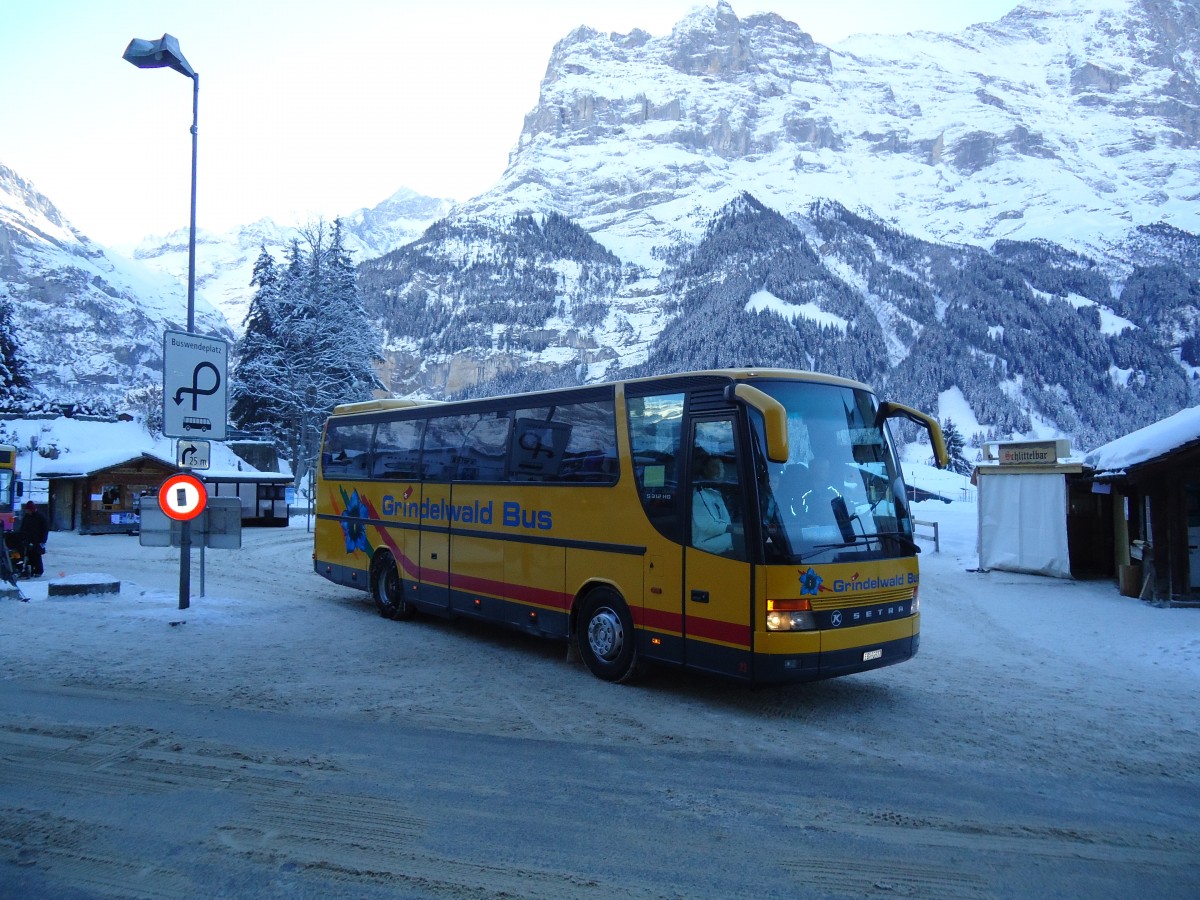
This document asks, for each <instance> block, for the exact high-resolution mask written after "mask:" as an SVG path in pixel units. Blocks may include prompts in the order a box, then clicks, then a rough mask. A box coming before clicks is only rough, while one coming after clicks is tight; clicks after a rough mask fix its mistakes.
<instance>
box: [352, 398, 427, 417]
mask: <svg viewBox="0 0 1200 900" xmlns="http://www.w3.org/2000/svg"><path fill="white" fill-rule="evenodd" d="M440 402H441V401H439V400H401V399H396V398H381V399H378V400H361V401H359V402H358V403H339V404H338V405H337V406H335V407H334V408H333V414H334V415H335V416H354V415H358V414H359V413H369V412H382V411H383V410H387V409H409V408H410V407H413V406H434V405H436V404H438V403H440Z"/></svg>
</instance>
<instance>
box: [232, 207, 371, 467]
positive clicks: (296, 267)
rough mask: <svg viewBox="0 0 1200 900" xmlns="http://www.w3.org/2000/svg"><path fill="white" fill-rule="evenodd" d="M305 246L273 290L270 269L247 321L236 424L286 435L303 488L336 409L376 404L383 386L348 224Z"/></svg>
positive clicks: (291, 254) (320, 225) (319, 228)
mask: <svg viewBox="0 0 1200 900" xmlns="http://www.w3.org/2000/svg"><path fill="white" fill-rule="evenodd" d="M304 240H305V243H306V244H307V246H306V247H301V246H300V243H299V241H293V242H292V245H291V246H290V247H289V248H288V250H287V264H286V266H284V267H283V268H282V269H278V268H274V270H273V271H274V274H275V275H276V276H277V279H276V281H275V282H273V283H271V286H270V287H269V289H268V287H267V284H268V282H267V277H266V276H267V275H268V272H269V271H271V267H269V266H267V265H266V261H263V267H262V275H263V278H262V279H258V280H259V281H260V282H262V283H260V284H259V293H258V294H256V296H255V300H260V299H261V303H259V304H258V307H257V308H255V305H254V304H253V303H252V307H251V311H250V312H248V314H247V323H246V336H245V337H244V338H243V341H244V347H241V344H242V342H239V346H240V348H241V349H243V350H244V353H243V354H242V355H241V356H240V359H239V363H238V369H237V382H238V387H237V388H235V391H234V393H235V400H234V403H235V409H236V410H237V413H235V417H234V418H235V421H237V422H238V423H239V424H243V423H246V424H251V423H253V424H254V425H255V426H257V427H260V428H263V429H266V430H269V431H270V432H271V433H272V434H274V435H276V437H277V439H278V441H279V443H280V444H281V446H282V448H283V450H284V453H285V454H286V456H287V458H288V460H289V461H290V462H291V465H292V472H293V473H294V475H295V477H296V482H297V484H299V483H300V482H301V481H302V480H303V479H304V477H305V475H306V474H307V472H308V469H309V466H310V465H311V464H312V460H313V459H314V458H315V457H316V454H317V450H318V447H319V443H320V439H321V427H322V424H323V422H324V420H325V417H326V416H328V415H329V413H330V412H331V411H332V410H333V407H334V406H335V405H336V404H338V403H347V402H352V401H355V400H366V399H369V398H370V397H371V393H372V391H373V390H374V389H375V388H377V387H379V386H380V385H379V381H378V378H377V376H376V374H375V363H376V362H377V361H378V359H379V347H380V335H379V333H378V331H377V330H376V329H375V328H374V326H373V325H372V324H371V321H370V319H369V318H368V316H367V313H366V310H365V308H364V307H363V304H362V300H361V298H360V296H359V291H358V284H357V279H356V273H355V268H354V263H353V261H352V260H351V259H350V255H349V253H348V252H347V251H346V249H345V245H344V243H343V237H342V224H341V220H335V222H334V223H333V226H332V227H330V226H328V225H327V224H326V223H325V222H324V221H320V222H317V223H316V224H315V225H310V226H309V227H308V228H307V229H306V230H305V231H304ZM252 319H253V321H252ZM252 326H253V327H252ZM252 332H253V335H254V337H253V338H251V337H250V335H251V333H252ZM238 413H241V414H242V415H244V417H245V418H242V417H239V415H238Z"/></svg>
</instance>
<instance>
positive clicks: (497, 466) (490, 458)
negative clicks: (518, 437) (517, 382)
mask: <svg viewBox="0 0 1200 900" xmlns="http://www.w3.org/2000/svg"><path fill="white" fill-rule="evenodd" d="M472 418H473V419H475V422H474V425H473V426H472V427H471V428H470V430H469V431H468V432H467V434H466V435H464V437H463V444H462V447H461V448H460V451H459V466H458V476H457V477H458V478H460V479H462V480H463V481H504V480H505V475H504V456H505V450H506V448H507V447H508V421H509V420H508V414H507V413H499V414H490V415H485V416H483V417H472Z"/></svg>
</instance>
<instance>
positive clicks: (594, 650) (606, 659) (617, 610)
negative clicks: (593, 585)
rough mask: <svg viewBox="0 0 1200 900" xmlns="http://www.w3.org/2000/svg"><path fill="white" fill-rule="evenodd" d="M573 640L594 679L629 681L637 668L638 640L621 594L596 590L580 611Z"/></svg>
mask: <svg viewBox="0 0 1200 900" xmlns="http://www.w3.org/2000/svg"><path fill="white" fill-rule="evenodd" d="M575 639H576V641H577V643H578V645H579V655H580V656H582V657H583V663H584V665H586V666H587V667H588V670H589V671H590V672H591V673H592V674H593V675H595V676H596V677H597V678H602V679H604V680H605V681H615V682H622V681H628V680H629V679H630V678H632V677H633V676H634V674H635V671H636V669H637V641H636V636H635V635H634V632H633V617H632V616H631V615H630V614H629V607H628V606H626V605H625V601H624V600H622V599H621V595H620V594H618V593H617V592H616V591H614V590H612V589H611V588H597V589H596V590H594V591H592V592H591V593H590V594H588V595H587V596H586V597H585V598H584V599H583V603H582V604H581V606H580V608H579V617H578V618H577V619H576V625H575Z"/></svg>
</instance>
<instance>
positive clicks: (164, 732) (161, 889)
mask: <svg viewBox="0 0 1200 900" xmlns="http://www.w3.org/2000/svg"><path fill="white" fill-rule="evenodd" d="M919 515H920V516H921V517H922V518H924V519H936V520H938V521H939V522H940V523H941V539H942V550H941V552H940V553H932V552H930V551H931V550H932V546H931V545H930V544H928V542H925V543H926V552H925V553H924V554H923V555H922V559H921V563H922V616H923V618H922V646H921V653H920V655H919V656H918V657H917V658H916V659H915V660H913V661H912V662H910V663H907V664H904V665H901V666H896V667H892V668H889V669H883V670H879V671H876V672H871V673H865V674H862V675H857V676H852V677H849V678H843V679H839V680H835V681H830V682H823V683H819V684H814V685H807V686H792V687H770V688H762V689H757V690H750V689H747V688H745V687H743V686H741V685H737V684H730V683H726V682H722V681H717V680H714V679H711V678H707V677H701V676H694V675H689V674H685V673H678V672H673V671H653V670H652V671H651V672H650V673H649V675H648V676H647V677H645V678H644V679H643V680H642V681H641V682H639V683H638V684H636V685H632V686H614V685H610V684H607V683H603V682H600V681H597V680H596V679H594V678H592V677H591V676H590V675H589V674H587V672H586V670H585V669H584V668H583V667H582V665H581V664H578V663H573V662H567V661H566V660H565V658H564V653H563V649H562V647H561V646H560V645H558V644H554V643H551V642H545V641H539V640H535V639H532V638H527V637H524V636H521V635H515V634H511V633H508V632H505V631H498V630H494V629H490V628H485V627H482V626H478V625H474V624H470V623H458V622H456V623H448V622H443V621H436V620H429V619H420V620H418V621H416V622H412V623H403V622H391V621H385V620H383V619H381V618H379V616H378V615H377V614H376V613H375V612H374V610H373V607H371V606H370V605H369V604H368V603H367V601H366V597H365V595H363V594H359V593H355V592H353V591H350V590H348V589H344V588H339V587H336V586H334V585H331V584H329V583H327V582H325V581H323V580H322V579H320V578H318V577H316V576H315V575H313V574H312V572H311V559H310V554H311V547H310V542H309V537H310V536H309V534H308V533H307V532H306V530H305V526H304V523H303V520H300V521H298V522H296V523H294V524H293V526H292V527H291V528H288V529H265V530H247V531H246V532H245V533H244V539H245V545H244V547H243V549H242V550H240V551H209V552H208V554H207V559H206V572H205V594H206V596H204V597H200V596H198V595H194V596H193V599H192V601H191V607H190V608H189V609H187V610H179V609H178V608H177V607H178V603H177V587H178V574H179V573H178V558H179V557H178V551H177V550H170V549H152V548H143V547H141V546H140V545H139V544H138V541H137V539H136V538H132V537H127V536H92V537H84V536H78V535H69V534H61V533H56V534H54V535H52V537H51V541H50V547H49V552H48V554H47V560H46V568H47V573H48V575H49V576H50V577H51V578H56V577H65V578H68V579H69V578H78V577H79V576H80V575H83V574H96V575H105V576H111V577H112V578H115V579H118V580H120V581H121V584H122V588H121V592H120V593H119V594H117V595H94V596H89V597H82V598H57V597H56V598H47V597H46V594H45V587H44V584H45V581H42V582H41V583H40V586H39V583H33V584H26V585H24V586H23V587H24V589H25V590H26V592H27V594H28V595H29V596H30V598H31V600H30V602H29V603H25V604H22V603H17V602H14V601H3V602H0V678H2V680H0V818H2V819H3V820H4V821H5V822H6V823H8V824H6V825H4V826H0V894H11V893H12V890H9V889H8V888H21V889H24V890H33V891H34V892H37V891H38V890H43V891H49V892H50V893H67V894H69V890H68V889H70V890H75V891H78V892H79V895H80V896H108V895H125V896H139V897H140V896H148V897H149V896H154V897H161V896H171V897H174V896H194V895H195V892H196V890H197V889H198V886H199V885H202V884H204V882H205V879H208V878H211V877H215V876H214V875H212V873H213V872H215V871H218V870H219V871H222V872H224V873H225V874H224V875H223V876H222V877H223V878H224V879H225V880H224V882H222V884H223V887H222V888H221V889H222V890H224V891H225V892H226V893H228V894H233V895H241V896H245V895H250V894H255V895H261V896H297V895H299V896H317V895H322V896H326V895H330V894H335V895H336V894H341V895H344V896H396V895H397V894H399V895H401V896H443V897H444V896H461V895H469V896H492V895H496V894H499V893H501V892H505V891H507V892H509V893H510V894H512V895H514V896H559V897H561V896H583V895H587V896H627V895H628V896H726V895H728V894H729V892H730V890H731V889H732V888H734V887H735V886H736V885H739V884H740V885H741V886H742V891H741V892H742V893H758V894H763V895H770V894H779V895H797V894H799V895H804V894H813V895H832V896H843V895H845V896H864V895H866V896H870V895H874V894H895V893H909V894H912V895H919V896H957V897H961V896H993V895H1019V894H1022V893H1047V892H1050V893H1053V892H1057V893H1060V894H1063V895H1082V894H1091V895H1096V896H1103V895H1114V896H1115V895H1122V894H1127V893H1130V892H1142V893H1150V894H1155V895H1167V894H1174V895H1180V894H1181V893H1187V892H1189V889H1190V893H1196V889H1197V888H1200V862H1197V860H1198V859H1200V855H1198V854H1197V853H1196V852H1195V848H1196V846H1197V844H1198V842H1200V824H1198V820H1200V817H1198V816H1197V812H1198V811H1200V752H1198V750H1200V716H1198V715H1197V710H1198V709H1200V610H1170V609H1157V608H1153V607H1150V606H1148V605H1145V604H1142V603H1140V602H1138V601H1134V600H1130V599H1127V598H1123V597H1120V596H1119V595H1118V593H1117V591H1116V588H1115V586H1114V585H1113V584H1112V583H1111V582H1108V581H1105V582H1075V581H1061V580H1055V579H1047V578H1043V577H1039V576H1031V575H1020V574H1013V573H1003V572H990V573H978V572H973V571H970V570H971V569H973V568H974V567H975V562H976V559H975V556H974V550H973V548H974V515H975V511H974V507H973V506H971V505H970V504H958V503H955V504H951V505H944V504H940V503H938V504H932V505H930V504H923V505H922V508H920V509H919ZM195 562H196V563H197V564H198V558H197V559H196V560H195ZM192 581H193V589H194V591H196V592H198V590H199V584H200V575H199V568H198V565H197V566H196V567H195V568H194V573H193V576H192ZM172 812H175V813H181V814H182V815H183V819H182V820H181V821H180V822H179V826H178V829H177V830H176V831H175V833H167V834H164V833H161V831H162V826H163V825H164V823H169V822H171V821H172V819H171V815H170V814H171V813H172ZM155 825H157V826H159V827H157V828H155V827H152V826H155ZM170 830H171V829H168V831H170ZM151 833H152V834H151ZM151 838H152V839H151ZM701 851H702V852H701ZM667 860H669V861H667ZM214 867H215V868H214ZM139 873H140V874H139ZM206 873H207V874H206ZM110 882H112V883H117V884H120V885H123V886H122V887H120V888H110V886H109V885H110Z"/></svg>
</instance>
